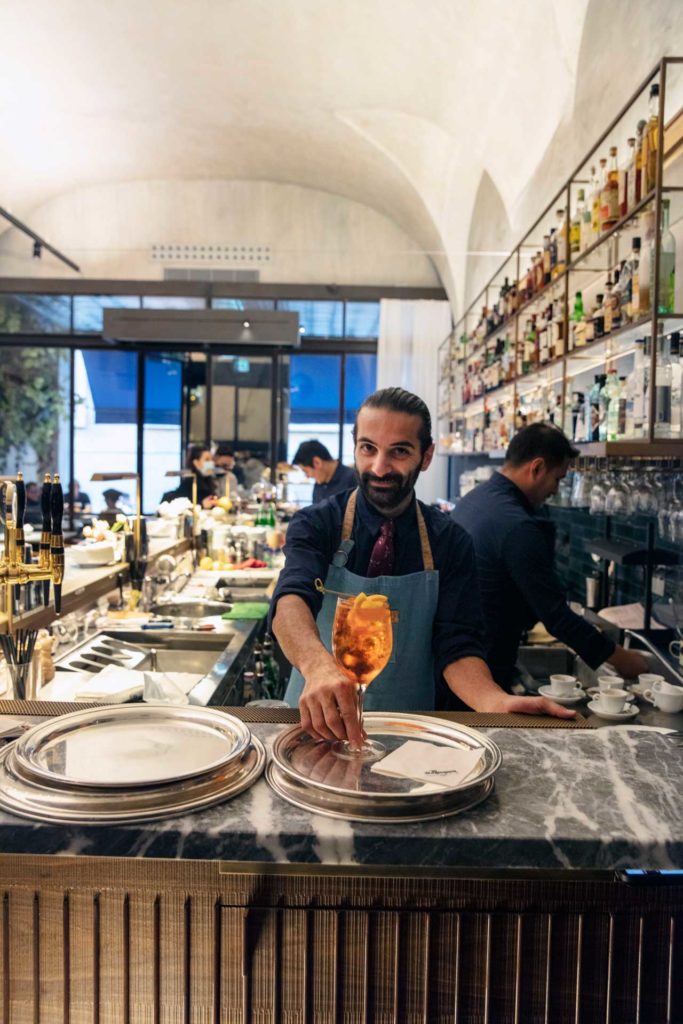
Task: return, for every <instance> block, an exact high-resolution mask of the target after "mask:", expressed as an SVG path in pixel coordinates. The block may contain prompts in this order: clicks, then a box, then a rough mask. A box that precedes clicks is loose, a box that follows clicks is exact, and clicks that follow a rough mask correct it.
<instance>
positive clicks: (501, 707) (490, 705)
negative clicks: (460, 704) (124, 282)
mask: <svg viewBox="0 0 683 1024" xmlns="http://www.w3.org/2000/svg"><path fill="white" fill-rule="evenodd" d="M477 710H478V711H487V712H498V713H502V714H506V715H512V714H517V715H552V716H553V717H554V718H574V716H575V715H576V712H575V711H572V710H571V708H565V707H562V705H561V704H556V703H555V701H554V700H550V698H549V697H515V696H513V695H512V694H510V693H504V692H503V691H502V690H501V695H500V697H499V699H498V700H494V701H491V702H487V704H486V707H485V708H483V707H481V708H478V709H477Z"/></svg>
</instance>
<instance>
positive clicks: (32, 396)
mask: <svg viewBox="0 0 683 1024" xmlns="http://www.w3.org/2000/svg"><path fill="white" fill-rule="evenodd" d="M70 387H71V373H70V362H69V353H68V352H67V351H66V350H65V349H54V348H37V347H36V348H34V347H27V346H24V347H22V348H18V347H17V348H15V347H14V346H7V347H3V350H2V373H0V423H2V430H0V475H5V474H7V475H14V474H15V473H16V472H17V470H21V471H22V472H23V474H24V479H25V480H26V482H27V483H31V482H34V481H35V482H38V483H40V481H41V479H42V476H43V474H44V473H55V472H57V473H59V474H60V476H61V478H62V483H63V486H64V489H65V491H66V489H67V488H68V485H69V395H70ZM33 513H34V514H33ZM27 522H30V523H31V524H32V525H34V526H36V527H37V528H38V529H40V525H41V522H42V519H41V515H40V508H39V507H36V508H28V509H27Z"/></svg>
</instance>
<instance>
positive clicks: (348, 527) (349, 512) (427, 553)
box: [341, 488, 434, 572]
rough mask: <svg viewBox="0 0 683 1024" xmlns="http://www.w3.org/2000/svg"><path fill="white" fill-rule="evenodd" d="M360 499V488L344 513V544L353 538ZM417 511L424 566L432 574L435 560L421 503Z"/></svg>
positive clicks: (342, 537) (416, 504)
mask: <svg viewBox="0 0 683 1024" xmlns="http://www.w3.org/2000/svg"><path fill="white" fill-rule="evenodd" d="M357 498H358V488H356V489H355V491H354V492H353V494H352V495H351V497H350V498H349V500H348V502H347V504H346V511H345V512H344V522H343V524H342V535H341V539H342V543H343V542H344V541H345V540H349V539H350V537H351V531H352V530H353V520H354V518H355V516H356V499H357ZM415 511H416V512H417V530H418V533H419V535H420V547H421V549H422V564H423V566H424V568H425V571H426V572H431V570H432V569H433V568H434V559H433V557H432V546H431V544H430V543H429V536H428V534H427V527H426V525H425V521H424V516H423V515H422V509H421V508H420V505H419V503H417V502H416V503H415Z"/></svg>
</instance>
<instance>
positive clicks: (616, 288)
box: [609, 266, 622, 331]
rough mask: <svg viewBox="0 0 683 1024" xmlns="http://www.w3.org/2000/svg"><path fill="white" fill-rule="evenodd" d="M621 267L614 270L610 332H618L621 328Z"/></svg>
mask: <svg viewBox="0 0 683 1024" xmlns="http://www.w3.org/2000/svg"><path fill="white" fill-rule="evenodd" d="M621 287H622V286H621V266H619V267H615V268H614V285H613V287H612V294H611V295H610V297H609V298H610V307H611V310H612V317H611V319H612V330H613V331H618V330H619V328H620V327H621V303H622V294H621Z"/></svg>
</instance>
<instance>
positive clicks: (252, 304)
mask: <svg viewBox="0 0 683 1024" xmlns="http://www.w3.org/2000/svg"><path fill="white" fill-rule="evenodd" d="M211 308H212V309H275V302H274V300H273V299H212V300H211Z"/></svg>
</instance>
